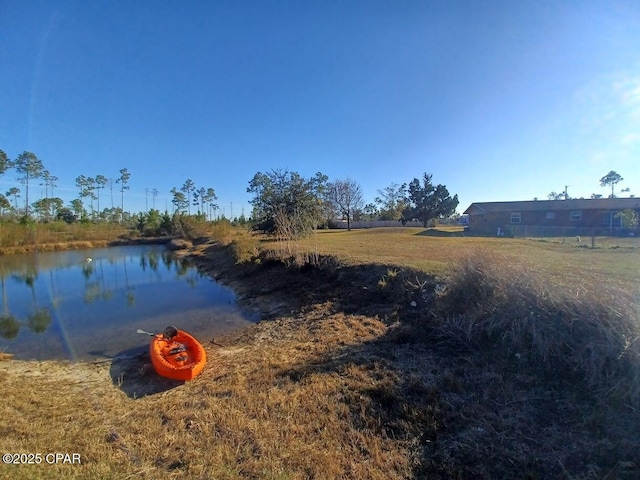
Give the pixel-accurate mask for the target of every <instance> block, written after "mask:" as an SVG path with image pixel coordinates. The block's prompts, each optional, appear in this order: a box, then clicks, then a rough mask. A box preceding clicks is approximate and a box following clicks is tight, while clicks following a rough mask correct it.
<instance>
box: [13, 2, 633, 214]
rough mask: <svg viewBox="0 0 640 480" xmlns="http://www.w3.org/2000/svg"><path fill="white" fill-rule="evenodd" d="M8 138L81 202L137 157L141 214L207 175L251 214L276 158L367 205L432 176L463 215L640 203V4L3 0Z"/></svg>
mask: <svg viewBox="0 0 640 480" xmlns="http://www.w3.org/2000/svg"><path fill="white" fill-rule="evenodd" d="M0 148H1V149H3V150H4V151H5V152H6V153H7V154H8V155H9V157H10V158H15V157H16V156H17V155H18V154H20V153H21V152H22V151H24V150H28V151H32V152H34V153H35V154H36V155H37V156H38V157H39V158H40V159H41V160H42V161H43V163H44V165H45V167H46V168H47V169H48V170H49V171H50V172H51V173H52V174H53V175H56V176H58V177H59V180H58V184H59V187H58V188H57V189H56V191H55V194H56V195H59V196H62V197H63V198H64V199H65V200H67V201H68V200H70V199H71V198H73V197H75V196H76V191H77V189H76V187H75V186H74V184H75V178H76V177H77V176H78V175H81V174H82V175H85V176H95V175H98V174H102V175H105V176H107V177H113V178H115V177H117V176H118V175H119V170H120V169H121V168H123V167H126V168H128V170H129V172H130V173H131V179H130V186H131V190H130V191H128V192H127V193H126V196H125V208H126V209H127V210H132V211H139V210H143V209H144V208H145V188H149V189H152V188H157V189H158V190H159V191H160V197H159V199H158V203H157V204H156V206H157V207H160V208H161V209H164V207H165V205H166V204H165V198H170V195H169V190H170V189H171V188H173V187H178V188H179V187H180V186H182V184H183V183H184V181H185V180H186V179H187V178H191V179H193V181H194V182H195V184H196V187H202V186H204V187H207V188H208V187H213V188H214V189H215V190H216V192H217V194H218V197H219V204H220V206H221V207H222V208H223V209H224V210H225V213H226V215H227V216H228V215H229V214H230V213H231V212H230V208H231V204H232V203H233V214H234V215H238V214H240V212H241V208H242V207H244V209H245V213H246V214H249V213H250V207H249V204H248V200H249V199H250V196H249V194H247V193H246V189H247V186H248V182H249V180H250V179H251V178H252V177H253V175H254V174H255V173H256V172H258V171H268V170H271V169H277V168H281V169H289V170H292V171H297V172H299V173H301V174H303V175H305V176H311V175H312V174H314V173H315V172H317V171H321V172H323V173H324V174H326V175H328V176H329V178H330V179H331V180H335V179H344V178H352V179H355V180H356V181H358V182H359V183H360V184H361V186H362V189H363V192H364V195H365V200H366V201H372V200H373V198H374V197H375V196H376V192H377V190H378V189H382V188H384V187H386V186H388V185H389V184H390V183H392V182H396V183H403V182H408V181H410V180H411V179H413V178H414V177H420V176H421V175H422V173H423V172H429V173H432V174H433V175H434V181H435V182H436V183H444V184H445V185H447V187H448V188H449V191H450V192H451V193H452V194H454V193H457V194H458V196H459V199H460V205H459V207H458V210H459V211H463V210H464V209H465V208H466V207H467V206H468V205H469V204H470V203H471V202H474V201H505V200H531V199H533V198H534V197H538V198H540V199H544V198H546V196H547V194H548V193H549V192H550V191H552V190H553V191H562V190H563V189H564V187H565V185H568V192H569V194H570V195H571V196H575V197H580V196H584V197H588V196H589V195H590V194H591V193H594V192H595V193H602V194H605V195H606V194H607V193H608V191H607V189H605V188H602V187H600V186H599V182H598V181H599V179H600V178H601V177H602V176H603V175H605V174H606V173H607V172H609V171H610V170H615V171H617V172H618V173H620V174H621V175H622V176H623V177H624V178H625V181H624V182H622V183H621V184H620V185H619V188H625V187H629V188H630V189H631V192H630V193H631V194H635V195H637V196H640V2H638V1H637V0H629V1H626V0H625V1H616V0H611V1H598V2H595V1H546V0H542V1H541V0H535V1H481V0H477V1H475V0H468V1H452V0H449V1H422V0H416V1H407V0H404V1H391V0H388V1H376V0H366V1H337V0H336V1H331V0H327V1H318V0H313V1H296V2H290V1H279V2H276V1H268V0H261V1H257V0H256V1H241V0H240V1H238V0H233V1H231V0H230V1H197V2H196V1H180V2H176V1H161V0H154V1H144V0H136V1H133V2H130V1H124V0H122V1H93V0H92V1H85V0H78V1H62V0H60V1H55V2H49V1H37V2H36V1H30V0H0ZM0 182H1V183H0V190H2V191H3V192H4V191H6V190H7V189H8V188H9V187H10V186H11V185H12V184H15V174H14V173H13V172H11V171H10V172H8V173H7V174H6V175H5V176H4V177H3V178H1V179H0ZM42 190H43V188H41V187H37V188H34V189H33V191H32V193H31V198H32V199H34V200H35V199H37V198H40V195H42V194H43V191H42ZM624 195H627V194H624ZM106 196H107V194H106V192H103V194H102V206H110V205H109V203H110V201H107V200H106V199H105V197H106ZM168 205H169V209H171V203H170V200H169V203H168ZM149 206H151V197H149Z"/></svg>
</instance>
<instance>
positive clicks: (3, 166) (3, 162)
mask: <svg viewBox="0 0 640 480" xmlns="http://www.w3.org/2000/svg"><path fill="white" fill-rule="evenodd" d="M9 168H11V160H9V157H7V154H6V153H4V151H3V150H1V149H0V175H3V174H4V172H6V171H7V170H8V169H9Z"/></svg>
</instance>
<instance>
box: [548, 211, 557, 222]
mask: <svg viewBox="0 0 640 480" xmlns="http://www.w3.org/2000/svg"><path fill="white" fill-rule="evenodd" d="M554 218H556V212H547V220H553V219H554Z"/></svg>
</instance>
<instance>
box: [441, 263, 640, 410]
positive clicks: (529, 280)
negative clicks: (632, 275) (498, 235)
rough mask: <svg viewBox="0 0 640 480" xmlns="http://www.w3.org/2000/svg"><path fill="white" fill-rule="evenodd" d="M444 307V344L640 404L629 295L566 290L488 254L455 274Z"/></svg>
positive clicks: (578, 287)
mask: <svg viewBox="0 0 640 480" xmlns="http://www.w3.org/2000/svg"><path fill="white" fill-rule="evenodd" d="M558 280H559V279H558ZM437 308H438V311H439V313H440V315H441V317H442V322H441V323H440V325H439V328H438V330H439V333H440V334H441V335H442V336H443V337H444V338H450V339H451V338H453V339H455V340H456V341H458V342H463V343H465V344H466V345H467V346H469V347H471V348H474V347H475V348H477V349H480V350H484V351H487V349H488V350H489V351H491V352H492V355H498V356H502V357H504V358H506V359H507V360H508V361H511V362H513V363H528V364H529V365H530V366H535V367H536V368H541V369H542V370H544V371H545V372H546V373H547V374H557V375H561V376H563V377H564V378H570V377H575V376H576V375H577V376H578V377H581V379H582V380H583V381H584V382H586V384H587V385H588V386H589V387H590V388H593V389H601V390H603V391H606V392H608V393H615V394H617V395H619V396H621V397H622V398H623V399H624V400H626V401H630V402H632V403H634V404H637V403H638V402H639V401H640V399H639V398H638V397H639V393H640V373H639V370H640V321H639V319H638V310H637V304H636V303H635V301H634V299H633V297H632V295H631V292H630V291H629V290H626V289H624V288H622V287H619V286H617V287H614V286H607V285H602V284H595V283H592V282H589V280H588V279H584V281H582V282H580V283H569V284H567V283H560V282H559V281H557V280H556V281H554V279H553V278H549V277H548V276H546V275H542V274H540V273H539V272H538V271H537V270H535V269H534V268H531V267H527V266H526V265H524V264H522V263H521V264H518V265H513V264H510V263H509V262H508V261H507V260H506V258H504V257H500V256H498V255H494V254H486V253H485V254H482V253H481V254H479V255H475V256H474V257H469V258H467V259H466V260H465V261H463V262H461V263H460V264H459V265H458V266H456V267H455V268H454V269H453V272H452V274H451V277H450V279H449V282H448V286H447V290H446V293H445V294H444V295H442V296H441V297H440V298H439V300H438V305H437Z"/></svg>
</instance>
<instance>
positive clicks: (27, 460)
mask: <svg viewBox="0 0 640 480" xmlns="http://www.w3.org/2000/svg"><path fill="white" fill-rule="evenodd" d="M2 463H7V464H10V465H40V464H45V465H80V464H81V463H82V461H81V459H80V454H79V453H5V454H3V455H2Z"/></svg>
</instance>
